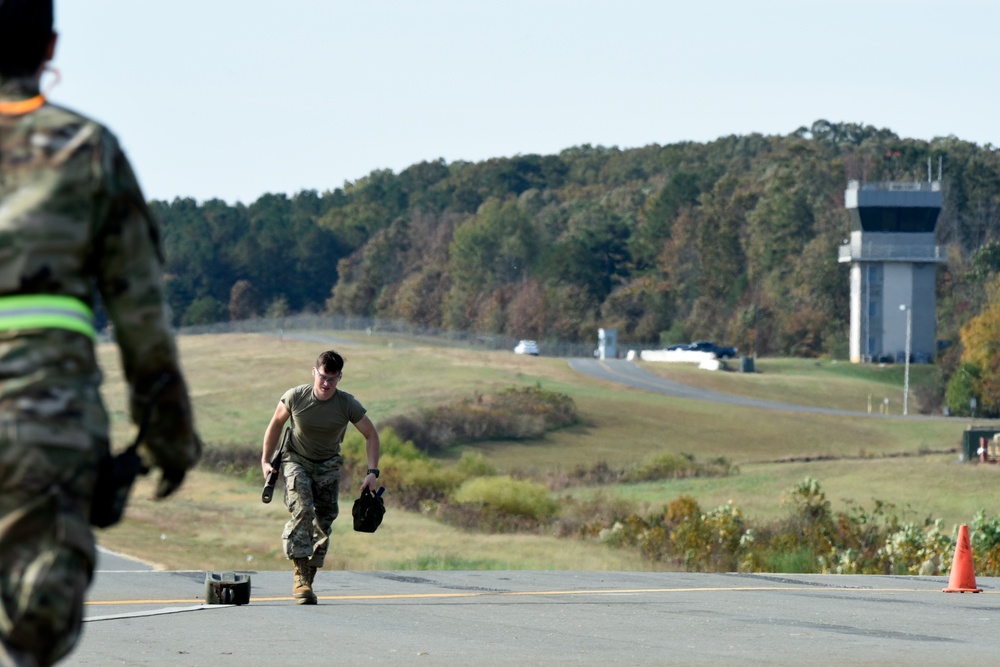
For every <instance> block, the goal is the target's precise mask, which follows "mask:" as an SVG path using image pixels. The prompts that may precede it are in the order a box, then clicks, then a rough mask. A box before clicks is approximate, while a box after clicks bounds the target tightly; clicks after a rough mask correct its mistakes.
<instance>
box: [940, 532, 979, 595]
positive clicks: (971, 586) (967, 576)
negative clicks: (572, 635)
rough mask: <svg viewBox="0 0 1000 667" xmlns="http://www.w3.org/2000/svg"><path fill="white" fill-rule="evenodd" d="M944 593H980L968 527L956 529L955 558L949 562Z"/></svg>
mask: <svg viewBox="0 0 1000 667" xmlns="http://www.w3.org/2000/svg"><path fill="white" fill-rule="evenodd" d="M942 591H943V592H944V593H982V592H983V589H981V588H976V568H975V567H974V566H973V564H972V547H971V546H970V545H969V527H968V526H966V525H965V524H962V525H961V526H959V527H958V542H957V543H956V544H955V558H954V560H952V561H951V578H950V579H948V588H944V589H942Z"/></svg>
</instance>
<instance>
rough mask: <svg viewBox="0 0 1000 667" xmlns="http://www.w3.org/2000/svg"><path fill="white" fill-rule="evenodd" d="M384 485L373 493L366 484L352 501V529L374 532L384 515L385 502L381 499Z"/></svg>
mask: <svg viewBox="0 0 1000 667" xmlns="http://www.w3.org/2000/svg"><path fill="white" fill-rule="evenodd" d="M384 491H385V487H384V486H380V487H379V489H378V491H376V492H375V495H372V492H371V491H369V490H368V487H367V486H366V487H365V488H364V489H363V490H362V491H361V497H360V498H358V499H357V500H355V501H354V507H353V508H352V509H351V514H353V515H354V530H356V531H358V532H359V533H374V532H375V529H377V528H378V527H379V525H380V524H381V523H382V517H383V516H385V502H384V501H383V500H382V493H383V492H384Z"/></svg>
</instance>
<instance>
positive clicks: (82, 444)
mask: <svg viewBox="0 0 1000 667" xmlns="http://www.w3.org/2000/svg"><path fill="white" fill-rule="evenodd" d="M54 430H55V429H52V428H48V427H39V426H37V425H31V424H24V423H21V424H17V423H10V422H0V666H2V667H7V666H8V665H10V666H16V667H29V666H30V667H34V666H36V665H38V666H41V665H51V664H54V663H55V662H56V661H57V660H59V659H60V658H62V657H63V656H65V655H66V654H67V653H69V652H70V651H71V650H72V648H73V646H74V645H75V644H76V642H77V640H78V639H79V636H80V628H81V624H82V620H83V601H84V595H85V593H86V590H87V586H88V585H89V584H90V580H91V576H92V574H93V570H94V558H95V553H94V538H93V534H92V533H91V530H90V525H89V518H88V517H89V507H90V495H91V492H92V490H93V485H94V477H95V475H96V472H95V463H94V461H95V454H94V451H95V450H94V445H93V441H92V440H91V439H90V437H89V436H86V435H85V434H84V433H82V431H81V430H80V429H79V428H77V429H75V431H76V432H75V433H73V434H72V435H70V436H69V437H68V438H65V439H64V438H61V437H54V438H48V437H47V436H48V435H51V434H52V433H53V432H54ZM32 441H33V442H32ZM40 442H41V443H43V444H39V443H40Z"/></svg>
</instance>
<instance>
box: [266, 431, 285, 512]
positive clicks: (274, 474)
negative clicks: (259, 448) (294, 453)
mask: <svg viewBox="0 0 1000 667" xmlns="http://www.w3.org/2000/svg"><path fill="white" fill-rule="evenodd" d="M291 433H292V429H290V428H288V429H285V433H284V435H282V436H281V445H280V446H279V447H278V449H277V451H276V452H274V456H272V457H271V467H272V468H273V469H274V470H272V471H271V472H270V473H268V475H267V477H266V478H264V490H263V491H261V492H260V501H261V502H262V503H269V502H271V498H272V497H274V485H275V484H276V483H277V482H278V471H279V470H281V457H282V455H284V453H285V444H286V443H287V442H288V438H289V437H290V435H291Z"/></svg>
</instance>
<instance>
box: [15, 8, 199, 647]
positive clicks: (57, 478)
mask: <svg viewBox="0 0 1000 667" xmlns="http://www.w3.org/2000/svg"><path fill="white" fill-rule="evenodd" d="M52 14H53V10H52V0H0V665H2V666H4V667H6V666H8V665H17V666H32V667H34V666H36V665H51V664H53V663H55V662H56V661H58V660H59V659H60V658H62V657H63V656H65V655H66V654H67V653H68V652H69V651H70V650H71V649H72V648H73V646H74V644H75V643H76V641H77V639H78V638H79V634H80V628H81V619H82V614H83V599H84V593H85V591H86V589H87V586H88V585H89V583H90V579H91V575H92V573H93V568H94V558H95V547H94V537H93V534H92V532H91V528H90V525H89V522H90V519H91V518H92V516H94V515H92V514H91V512H92V509H97V507H96V504H95V507H94V508H92V507H91V498H92V495H93V493H94V490H95V483H96V480H97V470H98V467H99V463H100V462H101V461H102V460H105V459H106V457H107V456H108V453H109V443H108V419H107V415H106V413H105V410H104V406H103V405H102V403H101V398H100V395H99V393H98V387H99V385H100V382H101V372H100V370H99V368H98V365H97V360H96V355H95V349H94V348H95V340H96V333H95V331H94V322H93V313H92V309H93V307H94V302H95V299H96V298H97V295H99V296H100V299H101V301H102V302H103V304H104V307H105V309H106V310H107V313H108V316H109V318H110V320H111V323H112V324H113V326H114V332H115V336H116V338H117V342H118V345H119V347H120V353H121V360H122V367H123V369H124V373H125V377H126V380H127V381H128V385H129V405H130V410H131V414H132V419H133V420H134V421H135V422H136V423H139V421H140V420H141V419H142V417H143V416H144V415H145V416H146V417H147V419H146V426H147V428H146V429H145V431H144V433H145V437H144V438H143V442H142V443H141V444H140V447H139V453H140V455H141V456H142V459H143V464H144V466H145V467H146V468H147V469H149V468H158V469H159V471H160V473H159V476H158V477H159V479H158V483H157V486H156V496H157V497H159V498H163V497H166V496H168V495H170V494H171V493H173V491H175V490H176V489H177V488H178V487H179V486H180V484H181V482H182V481H183V479H184V474H185V472H186V471H187V470H188V469H189V468H191V467H192V466H193V465H194V464H195V463H196V462H197V460H198V458H199V456H200V453H201V444H200V441H199V440H198V438H197V436H196V434H195V432H194V426H193V419H192V414H191V405H190V401H189V398H188V393H187V388H186V386H185V383H184V379H183V377H182V376H181V373H180V368H179V364H178V359H177V352H176V348H175V344H174V341H173V339H172V337H171V335H170V330H169V323H168V317H167V313H166V308H165V305H164V300H163V295H162V293H161V289H160V278H161V263H162V257H161V249H160V241H159V236H158V231H157V228H156V225H155V223H154V221H153V219H152V218H151V216H150V213H149V211H148V210H147V207H146V204H145V200H144V199H143V196H142V193H141V192H140V190H139V186H138V184H137V183H136V180H135V176H134V175H133V173H132V170H131V168H130V167H129V164H128V161H127V160H126V158H125V155H124V154H123V153H122V150H121V148H120V147H119V146H118V142H117V141H116V139H115V137H114V136H113V135H112V134H111V133H110V132H109V131H108V130H107V129H105V128H104V127H102V126H101V125H98V124H97V123H95V122H93V121H91V120H88V119H87V118H85V117H83V116H80V115H78V114H76V113H73V112H71V111H69V110H67V109H64V108H61V107H57V106H54V105H51V104H49V103H48V102H47V101H46V99H45V97H44V96H43V95H42V94H40V93H39V78H40V76H41V73H42V70H43V68H44V65H45V63H46V62H47V61H48V60H49V59H51V58H52V55H53V53H54V49H55V43H56V35H55V33H54V32H53V30H52V23H53V21H52ZM153 394H155V396H153Z"/></svg>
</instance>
